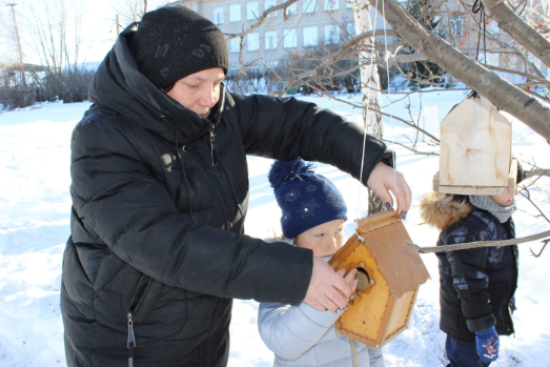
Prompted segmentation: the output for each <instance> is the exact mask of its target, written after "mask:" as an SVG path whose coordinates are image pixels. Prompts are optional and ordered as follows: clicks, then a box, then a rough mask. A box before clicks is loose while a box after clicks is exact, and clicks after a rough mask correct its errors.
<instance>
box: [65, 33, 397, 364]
mask: <svg viewBox="0 0 550 367" xmlns="http://www.w3.org/2000/svg"><path fill="white" fill-rule="evenodd" d="M132 35H133V32H132V31H129V30H127V31H125V32H123V34H122V35H121V36H120V37H119V39H118V41H117V43H116V44H115V46H114V48H113V49H112V50H111V52H110V53H109V54H108V55H107V57H106V58H105V60H104V61H103V63H102V64H101V66H100V67H99V69H98V72H97V75H96V76H95V79H94V82H93V85H92V87H91V90H90V94H89V99H90V100H91V101H92V102H93V103H94V105H93V106H92V107H91V108H90V109H89V110H88V111H87V112H86V114H85V116H84V118H83V119H82V121H80V123H79V124H78V125H77V126H76V128H75V130H74V133H73V137H72V144H71V150H72V157H71V176H72V185H71V197H72V202H73V206H72V217H71V231H72V235H71V237H70V239H69V241H68V243H67V247H66V250H65V253H64V260H63V274H62V292H61V309H62V315H63V323H64V327H65V348H66V355H67V363H68V365H69V366H71V367H74V366H109V367H116V366H128V358H129V355H130V354H132V353H133V354H134V360H135V366H136V367H146V366H151V367H152V366H155V367H159V366H163V367H166V366H224V365H226V363H227V359H228V351H229V334H228V327H229V322H230V314H231V304H232V303H231V302H232V301H231V299H232V298H242V299H254V300H256V301H258V302H280V303H289V304H293V305H297V304H299V303H300V302H302V300H303V299H304V297H305V294H306V290H307V287H308V284H309V280H310V277H311V272H312V252H311V251H310V250H307V249H300V248H296V247H293V246H286V245H284V246H274V245H270V244H266V243H265V242H263V241H261V240H259V239H254V238H250V237H248V236H246V235H244V234H243V232H244V230H243V223H244V219H245V215H246V211H247V204H248V171H247V162H246V155H247V154H254V155H257V156H263V157H269V158H276V159H281V160H292V159H295V158H297V157H298V156H300V157H303V158H304V159H306V160H311V161H320V162H325V163H329V164H333V165H335V166H337V167H339V168H340V169H342V170H343V171H346V172H349V173H351V174H352V175H353V176H355V177H358V176H359V170H360V167H361V157H362V146H363V132H362V130H361V129H360V128H359V127H357V126H356V125H354V124H349V123H347V122H346V121H344V120H343V119H342V118H341V117H340V116H338V115H336V114H333V113H331V112H329V111H325V110H322V109H319V108H317V107H316V106H315V105H313V104H310V103H304V102H300V101H297V100H295V99H287V100H281V99H276V98H270V97H266V96H252V97H248V98H244V99H241V98H236V97H234V96H232V95H231V94H228V93H226V92H223V93H222V96H221V97H222V98H220V102H219V103H218V105H217V106H216V108H215V109H214V111H213V112H212V114H211V115H210V119H207V118H201V117H199V116H198V115H196V114H195V113H193V112H191V111H189V110H187V109H185V108H183V107H182V106H181V105H180V104H178V103H177V102H175V101H174V100H173V99H171V98H170V97H168V96H167V95H166V94H164V93H162V92H161V91H160V90H158V89H156V88H155V87H154V86H153V84H151V83H150V82H149V81H148V80H147V79H146V78H145V77H144V76H143V75H142V74H141V73H140V72H139V70H138V69H137V66H136V63H135V60H134V58H133V56H132V54H131V52H130V51H129V48H128V42H129V39H130V37H132ZM366 151H367V154H366V160H365V165H364V171H363V178H364V182H367V180H368V177H369V174H370V172H371V171H372V169H373V168H374V166H375V165H376V164H377V163H378V162H379V161H380V160H381V159H383V158H384V157H387V158H388V152H386V148H385V145H384V144H383V143H382V142H380V141H378V140H375V139H373V138H371V137H369V138H368V139H367V145H366ZM390 156H391V155H390ZM134 345H135V347H134Z"/></svg>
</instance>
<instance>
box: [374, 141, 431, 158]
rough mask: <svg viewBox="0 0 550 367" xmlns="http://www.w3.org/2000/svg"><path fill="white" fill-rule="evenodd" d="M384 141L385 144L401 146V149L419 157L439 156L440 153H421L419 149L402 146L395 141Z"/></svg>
mask: <svg viewBox="0 0 550 367" xmlns="http://www.w3.org/2000/svg"><path fill="white" fill-rule="evenodd" d="M382 141H385V142H387V143H392V144H396V145H399V146H401V147H403V148H405V149H408V150H410V151H411V152H413V153H414V154H418V155H427V156H439V153H436V152H421V151H420V150H417V149H414V148H411V147H408V146H406V145H405V144H401V143H398V142H396V141H393V140H387V139H382Z"/></svg>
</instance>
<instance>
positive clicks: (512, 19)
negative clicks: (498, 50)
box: [482, 0, 550, 68]
mask: <svg viewBox="0 0 550 367" xmlns="http://www.w3.org/2000/svg"><path fill="white" fill-rule="evenodd" d="M482 1H483V4H484V5H485V8H486V9H487V10H489V11H490V12H491V14H492V16H493V17H494V18H495V20H496V21H497V23H498V26H499V28H500V29H502V30H504V31H505V32H506V33H508V34H509V35H510V36H512V37H513V38H514V39H515V40H517V41H518V42H519V43H521V44H522V45H523V46H525V48H527V49H528V50H529V51H531V52H532V53H533V55H535V56H536V57H538V58H539V60H540V61H542V62H543V63H544V64H545V65H546V66H547V67H548V68H550V41H548V40H547V39H546V38H544V36H543V35H542V34H540V33H538V32H537V31H535V30H534V29H533V27H531V26H530V25H529V24H527V23H526V22H525V21H523V19H521V18H520V17H518V16H517V14H516V13H515V12H514V11H513V10H512V9H510V7H509V6H508V4H506V2H505V1H501V0H482Z"/></svg>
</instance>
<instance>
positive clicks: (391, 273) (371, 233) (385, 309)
mask: <svg viewBox="0 0 550 367" xmlns="http://www.w3.org/2000/svg"><path fill="white" fill-rule="evenodd" d="M357 222H358V227H357V229H356V231H355V232H356V233H355V234H354V235H353V236H351V237H350V238H349V239H348V241H347V242H346V244H345V246H344V247H342V248H341V249H340V250H338V252H336V253H335V254H334V255H333V256H332V258H331V259H330V261H329V264H330V265H331V266H332V267H333V268H334V269H335V270H339V269H346V271H351V270H353V269H357V270H358V273H357V274H358V275H357V278H358V280H359V285H358V287H357V291H356V293H355V294H354V296H353V300H352V301H351V302H350V306H349V308H348V310H347V311H346V312H344V313H343V314H342V315H341V316H340V318H339V319H338V320H337V321H336V323H335V327H336V330H337V331H338V332H339V333H340V334H342V335H345V336H347V337H349V338H351V339H354V340H357V341H359V342H361V343H364V344H367V345H370V346H371V347H374V348H380V347H382V346H383V345H384V344H386V343H387V342H389V341H390V340H391V339H393V338H395V337H396V336H397V335H399V334H400V333H401V332H402V331H403V330H405V329H406V328H407V326H408V323H409V320H410V317H411V314H412V309H413V306H414V302H415V299H416V296H417V293H418V289H419V288H420V285H421V284H423V283H425V282H426V280H427V279H428V278H429V274H428V271H427V270H426V267H425V266H424V263H423V262H422V259H421V258H420V255H419V254H418V252H417V251H415V250H414V249H413V248H412V247H410V246H407V245H406V244H405V242H406V241H408V242H411V239H410V237H409V235H408V233H407V231H406V229H405V226H404V225H403V223H402V221H401V219H400V218H399V216H398V214H397V213H396V212H395V211H393V210H389V211H385V212H382V213H378V214H375V215H372V216H368V217H366V218H363V219H361V220H358V221H357Z"/></svg>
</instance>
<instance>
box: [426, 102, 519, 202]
mask: <svg viewBox="0 0 550 367" xmlns="http://www.w3.org/2000/svg"><path fill="white" fill-rule="evenodd" d="M516 175H517V162H516V161H515V160H513V159H512V124H511V123H510V122H509V121H508V120H507V119H506V117H504V116H503V115H502V114H501V113H500V112H499V111H498V109H497V108H496V106H495V105H493V104H492V103H491V102H490V101H489V100H487V99H486V98H484V97H480V96H477V94H475V93H472V94H470V96H468V98H466V99H465V100H464V101H462V102H461V103H460V104H458V105H457V106H455V107H453V109H452V110H451V111H450V112H449V114H448V115H447V116H446V117H445V118H444V119H443V121H442V122H441V148H440V157H439V172H438V173H437V174H436V175H435V176H434V180H433V186H434V191H437V192H442V193H449V194H462V195H500V194H505V193H513V192H514V191H515V188H516Z"/></svg>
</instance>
